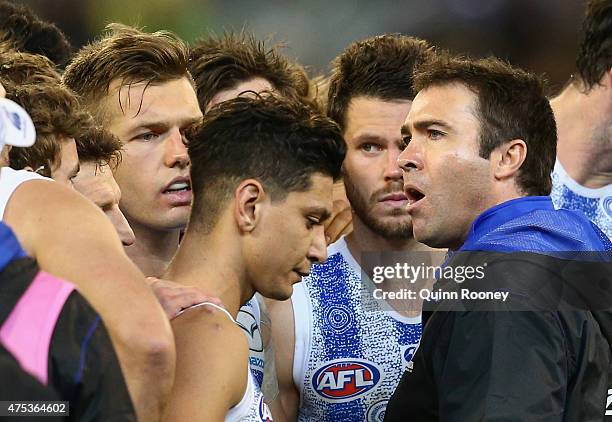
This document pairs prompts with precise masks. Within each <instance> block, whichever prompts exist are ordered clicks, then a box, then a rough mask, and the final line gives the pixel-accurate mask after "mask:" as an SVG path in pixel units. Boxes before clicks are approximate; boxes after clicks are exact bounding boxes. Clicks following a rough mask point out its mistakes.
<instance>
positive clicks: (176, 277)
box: [163, 231, 255, 318]
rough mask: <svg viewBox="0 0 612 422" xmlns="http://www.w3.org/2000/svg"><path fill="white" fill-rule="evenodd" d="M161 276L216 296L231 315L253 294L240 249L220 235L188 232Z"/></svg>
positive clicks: (235, 313) (234, 315)
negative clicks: (246, 276)
mask: <svg viewBox="0 0 612 422" xmlns="http://www.w3.org/2000/svg"><path fill="white" fill-rule="evenodd" d="M163 277H164V278H165V279H168V280H172V281H174V282H176V283H179V284H183V285H188V286H195V287H197V288H199V289H200V290H201V291H202V292H204V293H205V294H206V295H209V296H212V297H217V298H219V299H220V300H221V302H222V303H223V306H224V307H225V309H227V311H228V312H229V313H230V314H231V315H232V316H233V317H234V318H235V317H236V315H237V314H238V310H239V309H240V307H241V306H242V305H244V304H245V303H246V302H247V301H248V300H249V299H250V298H251V297H253V294H254V293H255V292H254V291H253V290H252V289H251V288H250V286H248V284H247V283H246V282H245V276H244V271H243V269H242V266H241V259H240V253H239V249H238V248H236V247H232V245H229V242H228V241H227V237H226V238H225V239H224V236H222V235H214V234H211V235H206V236H202V235H200V234H198V233H193V232H189V231H187V232H186V233H185V237H184V238H183V240H182V242H181V246H180V247H179V250H178V252H177V253H176V256H175V257H174V259H172V262H171V263H170V265H169V266H168V269H167V270H166V272H165V273H164V275H163Z"/></svg>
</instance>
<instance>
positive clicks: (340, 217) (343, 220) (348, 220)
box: [325, 208, 353, 244]
mask: <svg viewBox="0 0 612 422" xmlns="http://www.w3.org/2000/svg"><path fill="white" fill-rule="evenodd" d="M352 223H353V216H352V213H351V210H350V208H348V209H344V210H343V211H341V212H340V213H338V214H336V215H335V216H334V218H333V220H332V222H331V223H330V225H329V226H328V227H327V228H326V229H325V237H326V238H327V242H328V244H331V243H334V242H335V241H336V240H338V239H339V238H340V237H341V236H343V235H344V234H347V233H350V232H351V231H352V229H353V225H352Z"/></svg>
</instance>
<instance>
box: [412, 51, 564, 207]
mask: <svg viewBox="0 0 612 422" xmlns="http://www.w3.org/2000/svg"><path fill="white" fill-rule="evenodd" d="M454 83H458V84H462V85H464V86H466V87H467V88H468V89H470V90H471V91H472V92H474V93H475V94H476V96H477V98H478V104H477V108H476V110H475V113H476V117H477V118H478V119H479V121H480V156H481V157H483V158H488V157H489V156H490V155H491V151H493V150H494V149H495V148H497V147H498V146H500V145H503V144H504V143H506V142H508V141H510V140H512V139H522V140H523V141H524V142H525V144H526V145H527V157H526V158H525V162H523V165H522V166H521V169H520V172H519V174H518V176H517V186H518V187H519V189H520V190H521V191H522V192H523V193H524V194H526V195H549V194H550V190H551V187H552V182H551V177H550V174H551V172H552V170H553V166H554V164H555V156H556V152H557V127H556V124H555V118H554V115H553V112H552V109H551V107H550V104H549V102H548V99H547V98H546V95H545V83H544V80H543V79H541V78H540V77H538V76H536V75H534V74H531V73H528V72H525V71H524V70H521V69H519V68H515V67H512V66H510V65H509V64H507V63H504V62H502V61H500V60H498V59H496V58H493V57H491V58H487V59H480V60H469V59H464V58H460V57H450V56H439V57H438V58H437V59H436V60H434V61H431V62H429V63H428V64H424V65H423V66H421V67H420V68H419V69H417V71H416V73H415V75H414V87H415V89H416V90H417V91H421V90H423V89H426V88H429V87H432V86H441V85H448V84H454Z"/></svg>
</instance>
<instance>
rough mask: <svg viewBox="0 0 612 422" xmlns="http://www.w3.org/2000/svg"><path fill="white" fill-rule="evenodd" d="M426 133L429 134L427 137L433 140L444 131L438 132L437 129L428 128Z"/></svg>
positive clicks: (441, 135)
mask: <svg viewBox="0 0 612 422" xmlns="http://www.w3.org/2000/svg"><path fill="white" fill-rule="evenodd" d="M428 134H429V139H433V140H434V141H435V140H437V139H440V138H442V137H443V136H444V133H442V132H440V131H439V130H434V129H430V130H429V131H428Z"/></svg>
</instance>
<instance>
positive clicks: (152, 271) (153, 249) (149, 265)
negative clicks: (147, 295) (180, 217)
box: [125, 221, 180, 277]
mask: <svg viewBox="0 0 612 422" xmlns="http://www.w3.org/2000/svg"><path fill="white" fill-rule="evenodd" d="M129 223H130V226H131V227H132V230H134V236H135V237H136V241H135V242H134V244H133V245H130V246H126V247H125V252H126V253H127V255H128V256H129V257H130V259H131V260H132V262H134V264H136V266H137V267H138V268H140V271H142V272H143V273H144V275H145V276H147V277H161V275H162V274H163V273H164V271H165V270H166V267H167V266H168V264H169V263H170V260H172V256H174V254H175V253H176V249H177V248H178V244H179V237H180V230H171V231H162V230H154V229H151V228H150V227H145V226H143V225H140V224H138V223H134V222H132V221H130V222H129Z"/></svg>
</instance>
